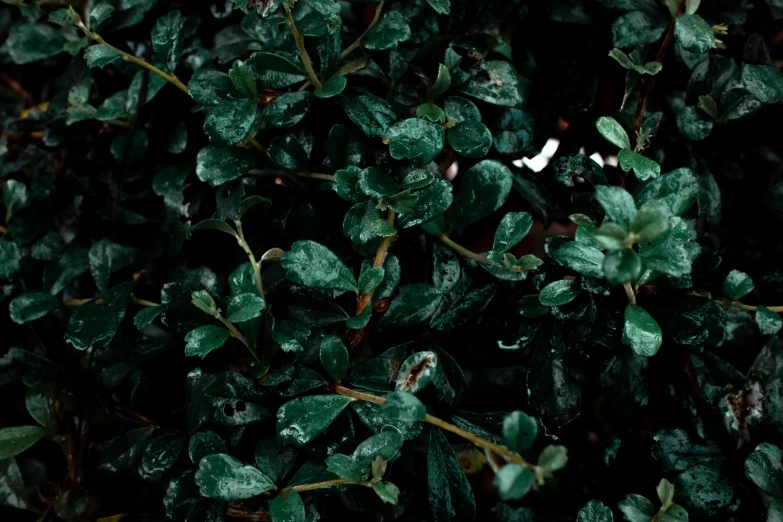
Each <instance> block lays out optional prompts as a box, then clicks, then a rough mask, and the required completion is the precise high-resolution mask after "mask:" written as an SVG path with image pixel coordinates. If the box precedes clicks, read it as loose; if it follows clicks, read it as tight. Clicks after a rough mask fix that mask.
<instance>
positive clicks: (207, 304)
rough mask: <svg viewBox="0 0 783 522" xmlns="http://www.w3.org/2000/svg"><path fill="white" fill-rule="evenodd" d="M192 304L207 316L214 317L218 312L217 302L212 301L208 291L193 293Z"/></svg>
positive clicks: (191, 296)
mask: <svg viewBox="0 0 783 522" xmlns="http://www.w3.org/2000/svg"><path fill="white" fill-rule="evenodd" d="M190 302H191V303H193V306H195V307H196V308H198V309H199V310H201V311H202V312H204V313H205V314H209V315H214V314H215V312H216V310H217V306H216V305H215V300H214V299H212V296H211V295H210V294H209V292H207V291H206V290H197V291H195V292H193V293H192V294H191V295H190Z"/></svg>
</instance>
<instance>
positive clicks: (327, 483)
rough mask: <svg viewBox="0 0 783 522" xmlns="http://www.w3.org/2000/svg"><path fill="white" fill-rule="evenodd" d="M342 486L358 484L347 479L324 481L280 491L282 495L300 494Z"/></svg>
mask: <svg viewBox="0 0 783 522" xmlns="http://www.w3.org/2000/svg"><path fill="white" fill-rule="evenodd" d="M341 484H356V483H355V482H351V481H349V480H345V479H332V480H324V481H323V482H313V483H312V484H302V485H301V486H291V487H288V488H283V489H281V490H280V493H285V492H286V491H296V492H297V493H299V492H302V491H312V490H314V489H321V488H328V487H330V486H339V485H341Z"/></svg>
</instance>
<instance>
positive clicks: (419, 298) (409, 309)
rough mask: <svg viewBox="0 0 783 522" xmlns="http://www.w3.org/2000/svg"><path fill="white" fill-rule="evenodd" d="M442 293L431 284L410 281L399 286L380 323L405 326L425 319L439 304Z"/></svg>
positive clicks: (399, 326) (398, 326)
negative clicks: (397, 293)
mask: <svg viewBox="0 0 783 522" xmlns="http://www.w3.org/2000/svg"><path fill="white" fill-rule="evenodd" d="M441 299H442V295H441V293H440V291H439V290H438V289H437V288H435V287H434V286H432V285H428V284H425V283H411V284H408V285H404V286H402V287H401V288H400V293H399V295H398V296H397V297H396V299H394V301H392V303H391V305H390V306H389V309H388V310H387V311H386V313H385V314H384V316H383V318H382V319H381V322H380V324H382V325H384V326H394V327H397V328H407V327H409V326H413V325H416V324H419V323H421V322H423V321H425V320H426V319H427V318H428V317H429V316H431V315H432V314H433V313H434V312H435V309H436V308H437V307H438V305H439V304H440V301H441Z"/></svg>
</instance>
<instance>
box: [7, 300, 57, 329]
mask: <svg viewBox="0 0 783 522" xmlns="http://www.w3.org/2000/svg"><path fill="white" fill-rule="evenodd" d="M59 304H60V303H59V301H58V299H57V298H56V297H54V296H53V295H52V294H50V293H48V292H30V293H27V294H22V295H20V296H17V297H15V298H14V299H13V301H11V302H10V303H9V305H8V311H9V315H10V316H11V320H12V321H13V322H15V323H18V324H25V323H29V322H30V321H35V320H37V319H40V318H42V317H44V316H45V315H46V314H48V313H49V312H51V311H52V310H54V309H55V308H57V305H59Z"/></svg>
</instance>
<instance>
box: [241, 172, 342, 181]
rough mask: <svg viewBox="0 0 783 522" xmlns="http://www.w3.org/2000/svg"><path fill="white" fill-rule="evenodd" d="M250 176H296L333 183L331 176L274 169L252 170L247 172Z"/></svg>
mask: <svg viewBox="0 0 783 522" xmlns="http://www.w3.org/2000/svg"><path fill="white" fill-rule="evenodd" d="M248 174H250V175H252V176H289V177H290V176H296V177H298V178H310V179H321V180H324V181H334V180H335V177H334V176H333V175H331V174H322V173H320V172H293V171H290V170H274V169H253V170H250V171H248Z"/></svg>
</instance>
